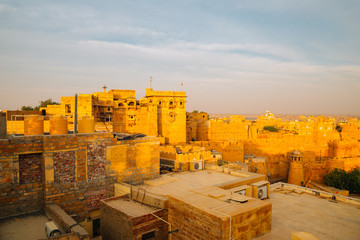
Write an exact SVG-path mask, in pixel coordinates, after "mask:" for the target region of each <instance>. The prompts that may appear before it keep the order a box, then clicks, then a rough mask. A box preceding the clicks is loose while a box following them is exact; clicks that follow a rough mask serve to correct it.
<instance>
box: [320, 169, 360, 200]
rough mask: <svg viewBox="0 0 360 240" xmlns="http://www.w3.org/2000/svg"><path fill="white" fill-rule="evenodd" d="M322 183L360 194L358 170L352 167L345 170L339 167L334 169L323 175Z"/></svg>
mask: <svg viewBox="0 0 360 240" xmlns="http://www.w3.org/2000/svg"><path fill="white" fill-rule="evenodd" d="M324 183H325V184H326V185H327V186H330V187H335V188H338V189H341V190H344V189H345V190H349V192H350V193H356V194H360V170H359V169H358V168H355V169H353V170H352V171H350V172H348V173H347V172H345V171H344V170H341V169H337V168H336V169H335V170H334V171H332V172H331V173H328V174H326V175H325V176H324Z"/></svg>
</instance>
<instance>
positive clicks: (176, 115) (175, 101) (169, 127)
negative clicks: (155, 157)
mask: <svg viewBox="0 0 360 240" xmlns="http://www.w3.org/2000/svg"><path fill="white" fill-rule="evenodd" d="M146 98H147V99H148V100H149V102H150V103H156V105H157V114H158V117H157V123H158V133H159V135H160V136H162V137H165V142H166V143H167V144H178V143H184V142H186V92H177V91H154V90H153V89H151V88H148V89H146Z"/></svg>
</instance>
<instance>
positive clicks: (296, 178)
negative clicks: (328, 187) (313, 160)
mask: <svg viewBox="0 0 360 240" xmlns="http://www.w3.org/2000/svg"><path fill="white" fill-rule="evenodd" d="M289 161H290V168H289V175H288V183H290V184H294V185H299V186H301V185H302V184H303V183H304V165H303V156H302V154H301V153H300V152H299V151H298V150H295V151H293V152H292V153H290V154H289Z"/></svg>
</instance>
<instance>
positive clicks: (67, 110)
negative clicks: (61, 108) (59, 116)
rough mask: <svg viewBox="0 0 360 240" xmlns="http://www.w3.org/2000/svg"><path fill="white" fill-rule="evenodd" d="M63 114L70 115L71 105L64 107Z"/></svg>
mask: <svg viewBox="0 0 360 240" xmlns="http://www.w3.org/2000/svg"><path fill="white" fill-rule="evenodd" d="M65 112H66V113H71V105H70V104H66V105H65Z"/></svg>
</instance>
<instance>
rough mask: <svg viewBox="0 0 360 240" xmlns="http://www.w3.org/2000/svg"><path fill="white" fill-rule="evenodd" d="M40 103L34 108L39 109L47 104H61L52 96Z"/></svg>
mask: <svg viewBox="0 0 360 240" xmlns="http://www.w3.org/2000/svg"><path fill="white" fill-rule="evenodd" d="M39 103H40V104H39V105H38V106H36V107H35V108H34V110H36V111H38V110H39V109H40V108H42V107H46V106H47V105H59V104H60V103H58V102H53V101H52V99H51V98H49V99H46V100H45V101H40V102H39Z"/></svg>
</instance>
